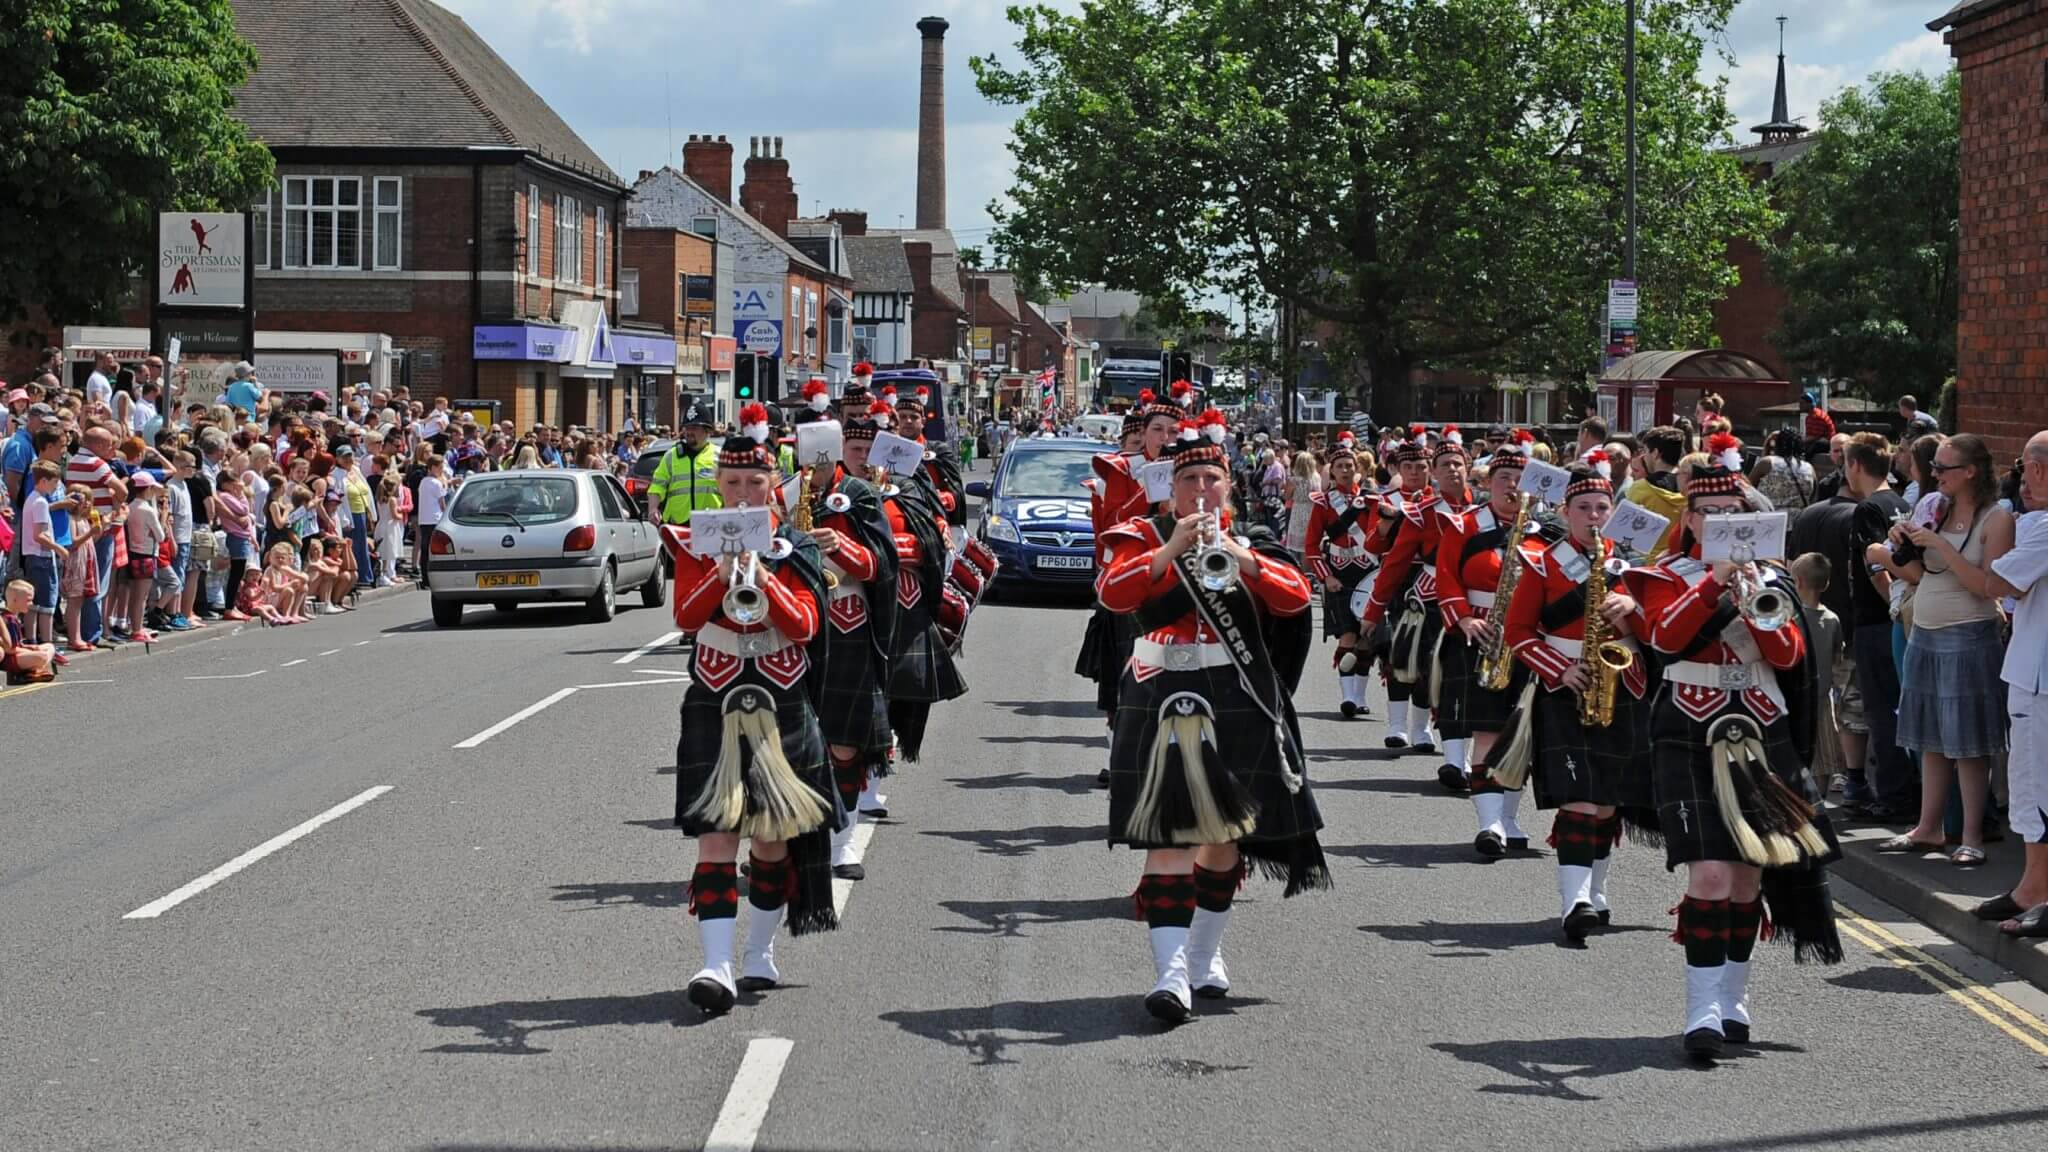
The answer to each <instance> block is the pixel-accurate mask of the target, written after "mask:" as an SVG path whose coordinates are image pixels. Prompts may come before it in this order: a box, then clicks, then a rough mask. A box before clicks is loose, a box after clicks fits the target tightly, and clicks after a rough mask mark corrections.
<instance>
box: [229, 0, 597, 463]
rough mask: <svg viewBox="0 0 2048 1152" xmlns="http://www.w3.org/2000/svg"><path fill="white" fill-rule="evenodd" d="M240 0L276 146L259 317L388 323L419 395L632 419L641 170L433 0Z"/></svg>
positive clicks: (243, 100) (518, 415)
mask: <svg viewBox="0 0 2048 1152" xmlns="http://www.w3.org/2000/svg"><path fill="white" fill-rule="evenodd" d="M234 7H235V15H236V21H237V25H238V27H239V29H240V31H241V34H242V35H243V36H244V37H246V38H247V39H248V40H249V41H250V42H251V43H252V44H253V45H255V47H256V51H257V54H258V57H259V64H258V67H257V70H256V72H255V74H254V75H253V76H252V77H251V79H250V81H249V83H248V85H247V87H245V88H244V89H243V90H242V91H241V92H239V93H238V94H237V107H236V112H237V115H239V116H240V117H241V118H242V119H243V120H244V122H246V123H247V124H248V126H249V128H250V131H251V133H252V134H253V135H254V136H256V137H257V138H258V139H260V140H262V141H263V142H264V143H265V144H266V145H268V146H269V148H270V149H271V151H272V152H273V153H274V154H275V155H276V157H277V174H278V185H277V187H276V189H275V190H274V191H273V192H272V193H271V194H270V195H269V196H267V197H266V198H265V199H264V200H263V201H262V202H261V203H258V204H256V205H254V206H253V207H252V209H251V211H252V213H253V215H254V222H253V235H254V238H255V239H254V245H253V249H252V252H251V257H252V259H253V260H254V261H255V262H256V265H257V271H256V274H255V277H256V292H255V307H256V310H257V325H258V327H259V328H261V329H268V330H280V329H281V330H304V331H310V332H381V333H388V334H390V336H391V337H392V338H393V341H394V344H395V346H396V348H397V349H398V350H399V351H400V352H401V353H403V354H404V357H405V366H404V374H405V377H406V378H407V379H409V381H410V383H411V385H412V387H413V390H414V392H415V394H425V395H432V394H435V393H445V394H447V395H449V396H451V397H457V398H468V397H476V398H482V399H488V400H496V401H498V403H499V405H500V409H501V413H502V415H503V417H505V418H509V419H512V420H515V421H517V422H518V423H519V424H521V425H522V426H523V425H527V424H531V423H534V422H536V421H546V422H550V423H571V424H593V425H605V426H608V427H616V426H617V425H618V423H619V421H620V419H621V417H622V416H623V413H624V407H623V405H620V404H618V403H616V402H615V397H614V396H613V394H612V375H613V374H612V368H611V362H610V360H609V359H608V354H609V352H610V347H609V344H610V341H609V331H608V330H609V320H610V312H611V309H612V307H613V305H614V304H615V303H616V300H617V288H616V277H617V266H618V261H617V255H616V252H617V243H618V237H617V224H618V222H619V220H620V219H621V215H622V212H621V209H622V207H623V203H624V198H625V191H626V186H625V184H624V182H622V181H621V180H620V179H619V178H618V176H616V175H615V174H614V173H612V171H611V170H610V169H609V168H607V167H606V166H605V165H604V162H603V161H602V160H601V159H599V158H598V156H597V154H596V153H595V152H593V151H592V150H591V149H590V147H589V146H588V145H587V144H585V143H584V142H583V140H582V139H581V138H580V137H578V136H577V135H576V133H575V131H574V130H572V129H571V128H570V127H569V126H568V125H567V124H566V123H564V122H563V121H562V119H561V118H560V117H559V116H557V115H556V114H555V112H554V110H553V109H551V108H549V107H548V105H547V103H546V102H545V101H543V100H542V99H541V98H540V97H539V96H538V95H537V94H535V93H534V91H533V90H532V89H531V88H529V87H528V86H527V85H526V83H525V82H524V81H523V80H521V79H520V77H519V75H518V74H517V73H516V72H514V71H513V70H512V69H511V67H510V66H509V65H507V64H506V63H505V61H504V60H502V59H501V58H499V56H498V55H497V54H496V53H495V52H493V51H492V50H491V48H490V46H489V45H488V44H486V43H484V41H483V39H482V38H481V37H479V36H478V35H477V34H476V33H475V31H473V30H472V29H471V28H470V27H469V26H468V25H467V24H466V23H464V22H463V21H462V19H461V18H459V17H457V16H455V15H454V14H452V13H450V12H448V11H447V10H445V9H443V8H441V7H439V6H438V5H436V4H433V3H431V2H430V0H235V5H234ZM341 46H346V49H347V50H346V51H340V50H338V48H339V47H341ZM200 351H203V350H200Z"/></svg>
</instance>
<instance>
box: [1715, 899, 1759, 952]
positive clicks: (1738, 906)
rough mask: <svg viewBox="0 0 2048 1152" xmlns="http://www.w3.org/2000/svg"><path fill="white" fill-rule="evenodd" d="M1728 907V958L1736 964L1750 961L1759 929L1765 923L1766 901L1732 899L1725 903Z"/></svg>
mask: <svg viewBox="0 0 2048 1152" xmlns="http://www.w3.org/2000/svg"><path fill="white" fill-rule="evenodd" d="M1724 906H1725V907H1726V908H1727V909H1728V914H1727V915H1728V926H1727V928H1726V929H1724V931H1726V932H1727V934H1728V959H1729V960H1730V961H1732V962H1733V963H1736V964H1747V963H1749V957H1750V954H1751V953H1752V952H1754V951H1756V937H1757V930H1758V929H1759V928H1762V927H1763V923H1764V902H1763V901H1762V900H1750V901H1747V902H1742V901H1736V900H1730V901H1727V902H1726V904H1725V905H1724Z"/></svg>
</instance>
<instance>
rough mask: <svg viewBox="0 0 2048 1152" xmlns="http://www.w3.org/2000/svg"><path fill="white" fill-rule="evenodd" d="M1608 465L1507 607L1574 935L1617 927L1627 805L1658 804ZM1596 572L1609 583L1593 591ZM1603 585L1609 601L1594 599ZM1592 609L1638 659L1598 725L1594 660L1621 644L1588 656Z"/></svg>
mask: <svg viewBox="0 0 2048 1152" xmlns="http://www.w3.org/2000/svg"><path fill="white" fill-rule="evenodd" d="M1600 464H1601V465H1606V464H1607V462H1606V461H1605V460H1604V459H1603V460H1601V461H1600ZM1597 467H1598V466H1597V465H1596V466H1595V467H1584V466H1580V467H1574V468H1572V469H1571V481H1570V483H1568V484H1567V485H1566V486H1565V496H1564V509H1563V513H1564V523H1565V530H1566V536H1565V539H1563V540H1559V541H1557V542H1556V543H1553V544H1550V545H1549V546H1548V547H1542V546H1531V547H1529V548H1527V549H1526V550H1525V553H1524V557H1525V563H1526V564H1527V565H1528V568H1527V571H1526V572H1525V573H1524V574H1523V576H1522V578H1521V580H1520V581H1519V582H1518V584H1517V586H1516V588H1515V594H1514V600H1513V602H1512V603H1510V604H1509V605H1508V608H1507V632H1506V640H1507V644H1508V647H1509V648H1510V649H1511V650H1512V651H1513V652H1514V654H1515V657H1516V659H1518V660H1520V661H1521V662H1522V664H1523V665H1525V666H1526V667H1527V668H1528V669H1529V671H1530V673H1531V674H1532V675H1534V676H1535V677H1536V680H1537V683H1536V684H1535V685H1534V686H1532V688H1531V690H1530V691H1529V692H1528V693H1527V694H1525V695H1524V697H1523V699H1524V701H1526V703H1525V704H1524V705H1523V706H1522V707H1521V708H1520V709H1518V711H1517V717H1518V719H1520V720H1521V721H1522V722H1523V723H1525V724H1526V725H1527V732H1526V734H1522V735H1518V736H1517V739H1518V740H1526V742H1527V743H1526V748H1525V749H1524V750H1522V752H1521V757H1520V758H1521V760H1522V761H1523V763H1524V765H1525V767H1523V768H1521V769H1520V770H1521V771H1526V772H1527V774H1528V775H1530V776H1533V777H1534V779H1535V783H1536V803H1537V806H1538V807H1540V808H1544V809H1557V810H1558V813H1557V817H1556V821H1555V823H1554V824H1553V826H1552V829H1551V833H1550V846H1551V847H1552V848H1554V849H1556V851H1557V883H1558V893H1559V901H1560V911H1559V912H1558V915H1559V917H1560V918H1561V922H1562V924H1563V928H1564V934H1565V935H1566V937H1568V938H1569V939H1571V940H1573V941H1575V942H1576V941H1580V940H1584V939H1585V938H1586V936H1587V934H1588V933H1589V932H1591V931H1592V930H1593V928H1594V927H1595V926H1597V925H1602V924H1606V923H1607V922H1608V917H1609V908H1608V903H1607V873H1608V869H1609V867H1610V866H1611V864H1612V863H1613V850H1614V845H1615V843H1616V841H1617V840H1618V839H1619V838H1620V833H1621V820H1622V817H1621V814H1620V809H1622V808H1623V807H1628V808H1629V810H1630V811H1631V813H1632V814H1633V815H1634V816H1635V817H1636V818H1638V819H1640V818H1642V812H1643V809H1644V808H1645V807H1646V806H1647V805H1648V803H1649V799H1650V788H1649V777H1648V774H1647V773H1645V772H1643V771H1642V770H1641V769H1640V767H1637V766H1635V765H1634V764H1633V763H1632V761H1634V760H1635V759H1636V758H1637V757H1639V756H1640V755H1641V754H1642V750H1643V747H1644V745H1645V743H1646V740H1645V737H1646V735H1647V728H1646V726H1645V724H1644V723H1643V722H1642V721H1643V719H1644V716H1643V704H1642V700H1643V697H1644V695H1645V693H1646V692H1647V690H1648V686H1649V681H1648V676H1647V666H1646V665H1645V663H1644V662H1643V659H1642V655H1641V652H1640V650H1639V649H1638V648H1637V646H1636V641H1635V628H1636V618H1637V605H1636V602H1635V600H1634V599H1633V598H1631V597H1630V596H1629V594H1628V591H1627V589H1626V588H1625V587H1624V586H1623V582H1622V578H1623V576H1624V574H1625V573H1626V572H1627V571H1628V565H1627V564H1626V563H1625V562H1624V561H1623V560H1622V559H1621V556H1620V554H1619V553H1620V549H1619V548H1618V547H1617V546H1616V545H1615V543H1614V542H1613V541H1610V540H1607V539H1605V538H1604V537H1602V536H1601V534H1600V533H1601V530H1602V529H1603V528H1604V527H1605V526H1606V524H1607V518H1608V517H1609V516H1610V515H1612V514H1613V512H1614V484H1613V480H1612V478H1611V477H1612V468H1611V465H1608V470H1607V471H1599V470H1596V469H1597ZM1596 568H1597V570H1598V572H1599V574H1600V582H1599V587H1598V588H1594V587H1592V577H1593V575H1594V572H1595V570H1596ZM1596 591H1597V592H1598V593H1599V594H1600V602H1599V603H1598V604H1594V603H1592V601H1591V596H1592V594H1593V593H1594V592H1596ZM1589 614H1591V617H1592V618H1597V620H1598V622H1599V627H1598V628H1597V629H1596V635H1595V636H1594V637H1593V639H1594V641H1595V643H1596V644H1602V643H1604V644H1618V645H1621V646H1622V649H1624V650H1625V651H1626V652H1627V654H1628V656H1629V661H1628V667H1627V668H1626V669H1625V670H1614V672H1615V675H1614V676H1613V678H1612V681H1611V684H1612V689H1613V695H1612V704H1611V705H1610V708H1609V715H1608V717H1607V720H1608V722H1607V723H1606V724H1604V725H1602V724H1599V723H1592V724H1589V723H1587V720H1586V712H1585V709H1586V707H1587V705H1586V696H1587V693H1588V691H1589V690H1592V689H1594V688H1595V687H1596V685H1595V676H1594V665H1593V661H1596V660H1601V659H1602V658H1603V656H1606V655H1610V654H1612V650H1610V651H1609V652H1606V653H1603V652H1601V651H1594V652H1592V653H1588V652H1586V650H1585V647H1586V641H1587V639H1588V637H1587V634H1586V624H1587V621H1588V619H1589ZM1602 632H1604V639H1603V638H1602V636H1601V635H1599V634H1598V633H1602Z"/></svg>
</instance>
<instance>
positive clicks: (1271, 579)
mask: <svg viewBox="0 0 2048 1152" xmlns="http://www.w3.org/2000/svg"><path fill="white" fill-rule="evenodd" d="M1225 530H1226V531H1228V526H1227V525H1226V527H1225ZM1164 544H1165V540H1164V539H1162V538H1161V537H1160V535H1159V528H1158V526H1157V525H1156V524H1155V523H1154V522H1153V521H1152V520H1150V519H1138V520H1129V521H1126V522H1124V523H1122V524H1119V525H1117V526H1116V527H1115V528H1112V529H1110V531H1109V532H1108V534H1107V536H1106V539H1105V543H1104V549H1105V552H1106V555H1107V561H1106V563H1105V564H1104V565H1103V568H1102V571H1101V574H1100V575H1098V576H1097V577H1096V581H1095V594H1096V597H1097V598H1098V599H1099V600H1101V602H1102V606H1103V607H1104V608H1107V609H1109V610H1110V611H1111V612H1116V613H1120V614H1121V613H1131V612H1136V611H1137V610H1138V609H1140V608H1142V607H1144V606H1145V604H1147V603H1149V602H1150V601H1152V600H1154V599H1157V598H1158V597H1161V596H1164V595H1166V594H1167V593H1169V592H1171V591H1173V590H1174V589H1175V588H1176V587H1178V586H1179V584H1180V579H1181V578H1180V576H1179V575H1178V574H1177V573H1176V572H1174V571H1173V569H1172V568H1171V567H1169V568H1168V569H1167V571H1166V572H1165V574H1163V575H1162V576H1160V577H1159V579H1157V580H1154V579H1153V578H1152V572H1151V568H1152V560H1153V558H1154V557H1155V556H1156V555H1157V554H1158V552H1159V549H1160V548H1161V547H1162V546H1164ZM1240 579H1241V580H1242V581H1243V583H1244V587H1245V589H1246V591H1248V592H1250V593H1251V594H1252V596H1253V597H1254V598H1256V599H1257V600H1258V601H1259V603H1260V604H1261V605H1263V606H1264V607H1265V609H1266V610H1267V611H1268V612H1271V613H1273V614H1274V615H1276V616H1298V615H1300V614H1301V613H1303V612H1306V611H1308V605H1309V598H1310V595H1311V593H1310V590H1309V584H1308V577H1306V576H1304V575H1302V573H1301V571H1300V569H1297V568H1295V567H1294V566H1293V565H1290V564H1282V563H1277V562H1274V561H1271V560H1267V559H1265V558H1264V557H1261V558H1260V560H1259V562H1258V563H1257V564H1248V565H1246V566H1245V567H1244V569H1243V570H1242V572H1241V573H1240ZM1145 638H1146V639H1149V640H1153V641H1156V642H1158V643H1161V644H1195V643H1203V644H1209V643H1218V642H1220V640H1221V637H1219V636H1217V635H1216V634H1215V633H1214V632H1213V631H1211V630H1210V629H1209V628H1208V626H1207V625H1205V624H1203V623H1202V621H1201V616H1200V614H1199V613H1197V612H1196V611H1195V610H1194V609H1193V608H1192V607H1190V608H1189V610H1188V612H1187V614H1186V615H1184V616H1182V617H1181V618H1180V619H1178V620H1175V621H1174V622H1172V623H1171V624H1166V625H1163V626H1161V627H1158V628H1154V629H1152V630H1151V631H1150V632H1148V633H1146V635H1145ZM1130 667H1131V669H1132V672H1133V674H1134V675H1136V676H1137V677H1138V678H1139V679H1141V680H1142V679H1145V678H1146V677H1149V676H1152V675H1156V674H1157V673H1158V672H1160V671H1162V670H1163V669H1161V668H1160V667H1159V666H1157V665H1154V664H1150V663H1148V662H1146V661H1145V660H1143V659H1141V658H1140V656H1139V655H1138V654H1136V653H1134V654H1133V655H1132V657H1131V665H1130Z"/></svg>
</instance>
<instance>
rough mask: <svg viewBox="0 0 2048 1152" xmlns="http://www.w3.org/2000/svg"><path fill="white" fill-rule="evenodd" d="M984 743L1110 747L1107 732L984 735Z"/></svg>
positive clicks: (982, 739) (982, 740) (1105, 748)
mask: <svg viewBox="0 0 2048 1152" xmlns="http://www.w3.org/2000/svg"><path fill="white" fill-rule="evenodd" d="M981 742H982V743H984V744H1065V745H1069V746H1071V747H1075V748H1100V749H1104V750H1107V749H1108V748H1109V736H1108V735H1107V734H1103V735H1097V736H1062V735H1044V736H983V737H982V738H981Z"/></svg>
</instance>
